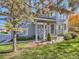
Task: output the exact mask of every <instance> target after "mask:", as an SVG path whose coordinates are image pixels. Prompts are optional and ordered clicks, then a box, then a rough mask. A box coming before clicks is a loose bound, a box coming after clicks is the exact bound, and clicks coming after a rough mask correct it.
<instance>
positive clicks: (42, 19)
mask: <svg viewBox="0 0 79 59" xmlns="http://www.w3.org/2000/svg"><path fill="white" fill-rule="evenodd" d="M36 20H37V22H56V19H55V18H53V17H38V18H36Z"/></svg>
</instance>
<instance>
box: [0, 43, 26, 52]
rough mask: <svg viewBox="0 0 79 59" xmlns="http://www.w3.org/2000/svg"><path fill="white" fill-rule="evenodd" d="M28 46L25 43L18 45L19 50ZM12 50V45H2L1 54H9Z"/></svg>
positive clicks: (0, 47)
mask: <svg viewBox="0 0 79 59" xmlns="http://www.w3.org/2000/svg"><path fill="white" fill-rule="evenodd" d="M25 46H27V42H24V43H18V44H17V48H18V49H20V48H23V47H25ZM11 49H12V44H8V45H0V53H5V52H7V51H8V50H11Z"/></svg>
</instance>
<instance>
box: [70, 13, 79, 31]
mask: <svg viewBox="0 0 79 59" xmlns="http://www.w3.org/2000/svg"><path fill="white" fill-rule="evenodd" d="M69 28H70V30H74V31H75V29H76V28H79V14H72V15H71V16H70V17H69Z"/></svg>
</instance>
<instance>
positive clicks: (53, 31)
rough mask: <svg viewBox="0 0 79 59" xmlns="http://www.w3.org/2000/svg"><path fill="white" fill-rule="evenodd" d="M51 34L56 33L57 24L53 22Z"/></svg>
mask: <svg viewBox="0 0 79 59" xmlns="http://www.w3.org/2000/svg"><path fill="white" fill-rule="evenodd" d="M51 34H52V35H55V24H51Z"/></svg>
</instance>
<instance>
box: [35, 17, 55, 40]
mask: <svg viewBox="0 0 79 59" xmlns="http://www.w3.org/2000/svg"><path fill="white" fill-rule="evenodd" d="M48 33H49V34H50V35H51V37H52V36H56V21H55V20H52V19H42V18H38V20H37V21H36V22H35V40H36V41H38V40H42V41H46V40H47V36H48Z"/></svg>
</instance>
